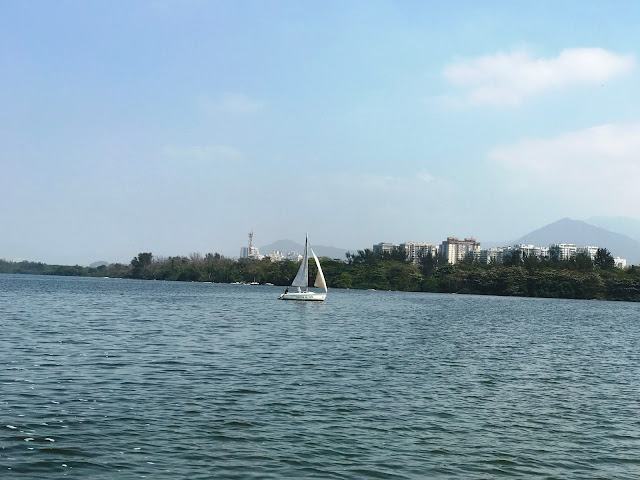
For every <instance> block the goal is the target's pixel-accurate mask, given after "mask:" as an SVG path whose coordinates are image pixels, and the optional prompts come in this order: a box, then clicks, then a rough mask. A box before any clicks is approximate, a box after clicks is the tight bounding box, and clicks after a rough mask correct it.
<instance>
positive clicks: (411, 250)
mask: <svg viewBox="0 0 640 480" xmlns="http://www.w3.org/2000/svg"><path fill="white" fill-rule="evenodd" d="M400 249H401V250H403V251H404V253H405V255H406V256H407V259H408V260H409V261H411V262H412V263H413V264H414V265H419V264H420V259H421V258H422V257H426V256H427V255H429V254H431V255H432V256H434V257H435V256H436V255H437V254H438V246H437V245H433V244H431V243H423V242H405V243H401V244H400Z"/></svg>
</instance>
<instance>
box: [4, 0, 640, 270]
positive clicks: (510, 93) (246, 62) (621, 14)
mask: <svg viewBox="0 0 640 480" xmlns="http://www.w3.org/2000/svg"><path fill="white" fill-rule="evenodd" d="M638 18H640V3H639V2H635V1H618V2H602V1H588V0H581V1H563V2H556V1H535V2H534V1H528V2H524V1H491V2H478V1H451V2H424V1H377V0H366V1H364V0H363V1H358V0H349V1H342V0H340V1H331V0H329V1H327V0H322V1H314V0H310V1H304V2H300V1H295V0H291V1H277V0H274V1H269V2H262V1H215V0H210V1H199V0H181V1H173V0H154V1H115V0H110V1H99V0H97V1H92V2H77V1H65V0H60V1H30V0H4V1H2V2H0V229H1V230H0V258H4V259H8V260H15V259H26V260H30V261H40V262H45V263H50V264H65V265H74V264H79V265H88V264H90V263H91V262H95V261H100V260H105V261H109V262H122V263H129V262H130V261H131V259H132V258H133V257H134V256H136V255H137V254H138V253H140V252H152V253H153V254H154V256H156V257H167V256H176V255H189V254H190V253H193V252H199V253H202V254H205V253H213V252H218V253H221V254H223V255H227V256H238V255H239V253H240V248H241V247H242V246H245V245H246V244H247V234H248V232H249V231H253V233H254V237H253V241H254V246H261V245H266V244H269V243H271V242H274V241H277V240H281V239H291V240H294V241H297V242H298V243H302V242H303V241H304V235H305V233H308V234H309V239H310V241H311V243H312V244H316V245H330V246H334V247H339V248H347V249H352V250H356V249H363V248H370V247H371V245H373V244H375V243H379V242H383V241H384V242H393V243H401V242H405V241H418V242H430V243H437V244H439V243H441V242H442V241H443V240H444V239H445V238H446V237H447V236H457V237H460V238H462V237H469V236H473V237H474V238H476V239H477V240H478V241H480V242H481V243H482V242H483V241H484V242H496V241H502V240H512V239H515V238H518V237H520V236H522V235H525V234H526V233H528V232H530V231H532V230H535V229H538V228H540V227H542V226H544V225H546V224H549V223H551V222H554V221H556V220H558V219H560V218H564V217H570V218H575V219H584V218H588V217H592V216H627V217H633V218H638V217H639V216H640V214H639V213H638V212H639V211H640V210H639V208H640V188H638V186H639V185H640V108H638V107H639V106H640V68H639V65H638V62H639V58H638V56H639V54H640V51H639V50H640V42H638V33H637V32H638V30H637V19H638ZM261 253H269V252H261Z"/></svg>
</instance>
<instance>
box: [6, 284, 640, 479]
mask: <svg viewBox="0 0 640 480" xmlns="http://www.w3.org/2000/svg"><path fill="white" fill-rule="evenodd" d="M282 290H283V289H282V288H279V287H267V286H242V285H216V284H198V283H172V282H154V281H134V280H116V279H103V278H98V279H91V278H61V277H43V276H21V275H0V329H1V335H0V478H3V479H4V478H9V479H10V478H20V479H28V478H33V479H43V478H48V479H50V478H63V477H67V478H69V477H71V478H82V479H87V478H91V479H117V478H145V477H146V478H152V479H176V478H185V479H186V478H189V479H209V478H256V479H258V478H259V479H263V478H274V479H276V478H277V479H279V478H338V479H360V478H399V479H401V478H412V479H423V478H465V479H486V478H572V479H573V478H584V479H594V478H616V479H625V478H628V479H637V478H639V477H640V304H633V303H614V302H597V301H573V300H547V299H527V298H501V297H480V296H465V295H437V294H424V293H398V292H374V291H355V290H351V291H349V290H329V295H328V297H327V301H326V302H324V303H297V302H281V301H277V300H276V297H277V295H278V294H279V293H281V291H282Z"/></svg>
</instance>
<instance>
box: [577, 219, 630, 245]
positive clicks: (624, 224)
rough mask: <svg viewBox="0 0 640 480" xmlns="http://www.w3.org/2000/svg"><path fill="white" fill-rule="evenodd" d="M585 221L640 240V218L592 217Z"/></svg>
mask: <svg viewBox="0 0 640 480" xmlns="http://www.w3.org/2000/svg"><path fill="white" fill-rule="evenodd" d="M585 222H587V223H589V224H591V225H595V226H596V227H601V228H606V229H607V230H610V231H612V232H616V233H621V234H622V235H626V236H627V237H630V238H633V239H634V240H637V241H638V242H640V220H637V219H635V218H630V217H591V218H587V219H586V220H585Z"/></svg>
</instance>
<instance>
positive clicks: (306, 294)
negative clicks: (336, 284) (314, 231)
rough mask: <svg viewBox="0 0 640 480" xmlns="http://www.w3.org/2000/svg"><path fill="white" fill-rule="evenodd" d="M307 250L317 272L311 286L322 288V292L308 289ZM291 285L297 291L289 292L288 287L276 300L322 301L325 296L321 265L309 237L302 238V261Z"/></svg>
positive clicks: (325, 287) (324, 282) (325, 284)
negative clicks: (311, 256)
mask: <svg viewBox="0 0 640 480" xmlns="http://www.w3.org/2000/svg"><path fill="white" fill-rule="evenodd" d="M309 250H311V255H313V259H314V260H315V262H316V267H318V274H317V275H316V281H315V282H314V284H313V286H314V287H316V288H320V289H322V290H324V293H318V292H314V291H310V290H309ZM291 286H292V287H299V288H298V291H297V292H290V291H289V289H288V288H287V290H286V291H285V292H284V293H283V294H282V295H280V296H279V297H278V300H303V301H320V302H322V301H323V300H324V299H325V298H327V282H326V281H325V279H324V274H323V273H322V267H320V260H318V257H317V256H316V254H315V252H314V251H313V248H311V245H309V237H308V236H307V237H306V238H305V240H304V254H303V256H302V263H301V264H300V269H299V270H298V274H297V275H296V278H294V279H293V283H292V284H291Z"/></svg>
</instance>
